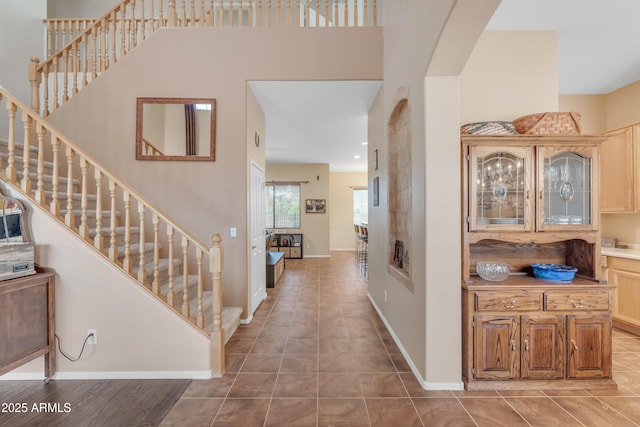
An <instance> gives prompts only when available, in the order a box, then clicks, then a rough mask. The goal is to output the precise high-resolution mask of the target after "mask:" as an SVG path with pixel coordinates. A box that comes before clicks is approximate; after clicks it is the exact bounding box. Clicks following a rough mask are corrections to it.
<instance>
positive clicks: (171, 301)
mask: <svg viewBox="0 0 640 427" xmlns="http://www.w3.org/2000/svg"><path fill="white" fill-rule="evenodd" d="M173 234H174V230H173V227H172V226H171V225H167V241H168V246H169V256H168V258H169V265H168V269H169V290H168V291H167V304H169V305H170V306H171V307H173V306H175V293H174V290H173Z"/></svg>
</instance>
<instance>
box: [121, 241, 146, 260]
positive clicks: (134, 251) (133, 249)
mask: <svg viewBox="0 0 640 427" xmlns="http://www.w3.org/2000/svg"><path fill="white" fill-rule="evenodd" d="M117 248H118V258H122V257H124V250H125V245H119V246H118V247H117ZM139 248H140V243H132V244H130V245H129V254H130V255H132V256H133V255H138V254H139V253H140V249H139ZM153 248H154V244H153V243H145V244H144V252H145V253H147V252H153Z"/></svg>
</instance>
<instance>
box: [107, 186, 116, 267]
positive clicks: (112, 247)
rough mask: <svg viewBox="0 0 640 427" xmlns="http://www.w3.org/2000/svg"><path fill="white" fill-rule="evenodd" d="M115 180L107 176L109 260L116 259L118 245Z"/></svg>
mask: <svg viewBox="0 0 640 427" xmlns="http://www.w3.org/2000/svg"><path fill="white" fill-rule="evenodd" d="M116 193H117V189H116V182H115V181H114V179H113V178H109V200H110V201H111V202H110V206H111V209H110V210H111V214H110V215H111V217H110V218H109V219H110V220H111V221H110V222H109V229H110V230H109V231H110V232H111V233H110V234H111V235H110V238H109V258H111V261H113V262H116V263H117V261H118V246H117V245H116V235H117V234H116V226H117V224H116Z"/></svg>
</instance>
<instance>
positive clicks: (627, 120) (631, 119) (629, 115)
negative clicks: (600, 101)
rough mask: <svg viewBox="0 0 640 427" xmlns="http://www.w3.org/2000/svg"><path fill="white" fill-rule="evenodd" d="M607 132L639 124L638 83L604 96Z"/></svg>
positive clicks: (639, 92) (639, 101)
mask: <svg viewBox="0 0 640 427" xmlns="http://www.w3.org/2000/svg"><path fill="white" fill-rule="evenodd" d="M606 103H607V130H613V129H618V128H621V127H624V126H628V125H631V124H634V123H638V122H640V81H638V82H635V83H632V84H630V85H627V86H625V87H623V88H620V89H618V90H616V91H613V92H611V93H609V94H607V96H606Z"/></svg>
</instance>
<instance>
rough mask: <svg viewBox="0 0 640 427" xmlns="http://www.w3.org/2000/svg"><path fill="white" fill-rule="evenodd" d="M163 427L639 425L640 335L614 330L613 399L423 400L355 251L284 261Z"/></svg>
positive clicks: (436, 395)
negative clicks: (219, 361) (250, 314)
mask: <svg viewBox="0 0 640 427" xmlns="http://www.w3.org/2000/svg"><path fill="white" fill-rule="evenodd" d="M226 351H227V360H226V364H227V373H226V374H225V375H224V377H223V378H220V379H214V380H199V381H193V382H192V384H191V386H190V387H189V388H188V389H187V390H186V391H185V393H184V395H183V396H182V398H181V399H180V400H179V401H178V402H177V403H176V404H175V406H174V407H173V408H172V410H171V411H170V412H169V414H168V415H167V417H166V418H165V419H164V421H163V423H162V425H164V426H242V427H249V426H278V427H284V426H393V427H404V426H453V427H458V426H491V427H497V426H509V427H516V426H544V427H550V426H594V427H595V426H597V427H605V426H615V427H623V426H640V337H636V336H634V335H630V334H627V333H625V332H621V331H614V369H613V371H614V379H615V380H616V381H617V383H618V389H617V390H608V391H607V390H576V391H564V392H559V391H555V392H552V391H545V392H542V391H536V390H531V391H519V392H495V391H493V392H466V391H425V390H423V389H422V388H421V387H420V385H419V383H418V382H417V381H416V379H415V377H414V375H413V374H412V373H411V370H410V368H409V366H408V365H407V363H406V362H405V361H404V359H403V357H402V355H401V353H400V352H399V350H398V348H397V347H396V345H395V344H394V342H393V340H392V338H391V336H390V335H389V333H388V332H387V330H386V329H385V327H384V325H383V323H382V322H381V320H380V319H379V318H378V316H377V314H376V313H375V310H374V309H373V308H372V306H371V304H370V303H369V300H368V299H367V284H366V281H365V280H364V278H363V276H362V274H361V273H360V271H359V270H358V269H357V268H356V266H355V264H354V259H353V253H349V252H334V253H332V257H331V258H330V259H313V258H311V259H309V258H307V259H304V260H287V265H286V272H285V274H284V275H283V276H282V278H281V279H280V281H279V282H278V284H277V285H276V288H275V289H269V290H268V298H267V299H266V300H265V301H264V302H263V303H262V305H261V306H260V308H259V309H258V310H257V312H256V314H255V317H254V319H253V321H252V322H251V323H250V324H249V325H242V326H241V327H240V328H239V330H238V331H237V332H236V333H235V334H234V335H233V337H232V338H231V340H229V343H228V344H227V346H226Z"/></svg>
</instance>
